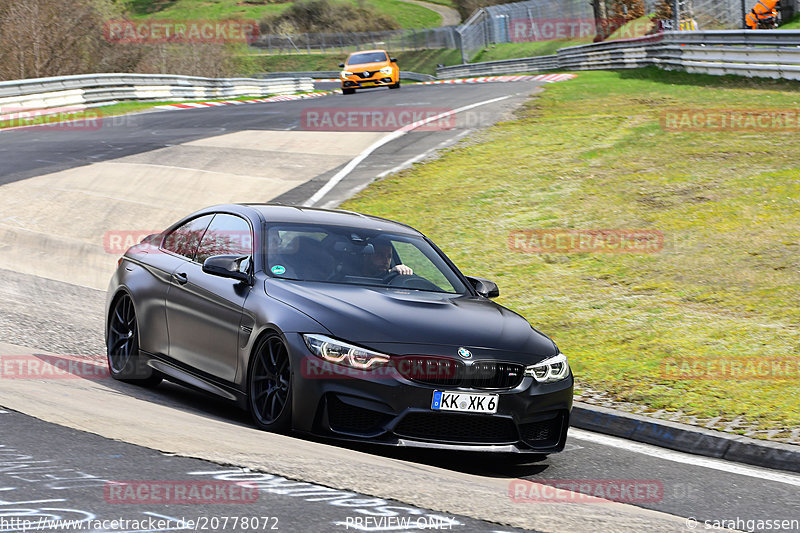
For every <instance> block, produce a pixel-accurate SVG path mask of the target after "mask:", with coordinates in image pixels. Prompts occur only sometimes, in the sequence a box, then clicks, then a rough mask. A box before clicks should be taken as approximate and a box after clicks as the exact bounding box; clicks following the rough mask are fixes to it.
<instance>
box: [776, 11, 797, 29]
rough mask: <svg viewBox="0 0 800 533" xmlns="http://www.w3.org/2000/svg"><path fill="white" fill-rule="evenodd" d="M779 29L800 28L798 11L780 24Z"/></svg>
mask: <svg viewBox="0 0 800 533" xmlns="http://www.w3.org/2000/svg"><path fill="white" fill-rule="evenodd" d="M780 29H782V30H800V13H798V14H797V15H795V16H794V17H793V18H792V19H791V20H789V21H787V22H786V24H782V25H781V27H780Z"/></svg>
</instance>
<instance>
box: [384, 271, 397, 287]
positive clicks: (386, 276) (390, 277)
mask: <svg viewBox="0 0 800 533" xmlns="http://www.w3.org/2000/svg"><path fill="white" fill-rule="evenodd" d="M399 275H400V272H398V271H397V270H390V271H389V272H387V273H386V274H384V275H383V276H381V281H382V282H384V283H385V284H387V285H390V284H391V283H392V281H394V279H395V278H396V277H397V276H399Z"/></svg>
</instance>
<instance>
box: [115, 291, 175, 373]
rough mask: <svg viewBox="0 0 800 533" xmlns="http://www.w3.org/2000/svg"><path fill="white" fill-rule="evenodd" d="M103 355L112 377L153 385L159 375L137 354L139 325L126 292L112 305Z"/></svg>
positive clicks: (131, 301)
mask: <svg viewBox="0 0 800 533" xmlns="http://www.w3.org/2000/svg"><path fill="white" fill-rule="evenodd" d="M106 356H107V357H108V371H109V373H110V374H111V377H112V378H114V379H118V380H120V381H127V382H129V383H135V384H136V385H142V386H144V387H155V386H156V385H158V384H159V383H161V376H160V375H158V374H157V373H156V372H155V371H154V370H153V369H152V368H150V367H149V366H147V365H145V364H142V358H141V356H140V354H139V325H138V323H137V321H136V310H135V309H134V308H133V300H132V299H131V297H130V296H129V295H128V294H123V295H122V296H120V297H118V298H117V300H116V301H115V302H114V306H113V307H112V311H111V316H110V317H109V319H108V331H107V332H106Z"/></svg>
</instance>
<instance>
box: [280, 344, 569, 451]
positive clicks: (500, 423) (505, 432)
mask: <svg viewBox="0 0 800 533" xmlns="http://www.w3.org/2000/svg"><path fill="white" fill-rule="evenodd" d="M289 337H290V338H289V339H287V340H288V341H289V344H290V346H289V349H290V352H291V353H292V363H293V364H294V369H295V371H294V374H295V378H294V381H293V385H294V391H295V392H294V394H293V405H292V409H293V411H292V412H293V424H294V428H295V429H296V430H298V431H301V432H305V433H311V434H316V435H321V436H327V437H332V438H339V439H345V440H358V441H367V442H370V443H375V444H384V445H390V446H404V447H423V448H440V449H449V450H470V451H482V452H498V453H539V454H542V453H555V452H559V451H561V450H563V449H564V445H565V443H566V437H567V429H568V427H569V417H570V411H571V409H572V390H573V378H572V375H571V374H570V375H569V377H567V378H566V379H564V380H562V381H560V382H557V383H538V382H536V381H535V380H534V379H533V378H531V377H525V378H523V379H522V381H521V382H520V383H519V385H517V386H516V387H514V388H512V389H504V390H474V389H464V388H453V387H442V386H435V385H429V384H423V383H419V382H417V381H411V380H409V379H406V378H404V377H403V376H402V375H400V373H399V372H397V371H396V370H394V369H389V370H387V371H386V372H381V373H376V374H375V375H374V377H373V376H370V374H369V373H360V374H359V375H358V376H357V377H353V376H352V374H350V373H343V375H341V376H331V373H330V371H329V369H330V368H331V365H330V364H328V363H325V362H324V361H322V360H321V359H318V358H317V357H315V356H313V355H311V354H310V353H309V352H308V350H307V348H306V347H305V344H304V343H303V341H302V339H301V337H300V335H290V336H289ZM435 390H448V391H460V392H469V393H482V394H498V395H499V398H498V407H497V413H495V414H491V415H488V414H476V413H462V412H453V411H438V410H433V409H431V401H432V398H433V392H434V391H435Z"/></svg>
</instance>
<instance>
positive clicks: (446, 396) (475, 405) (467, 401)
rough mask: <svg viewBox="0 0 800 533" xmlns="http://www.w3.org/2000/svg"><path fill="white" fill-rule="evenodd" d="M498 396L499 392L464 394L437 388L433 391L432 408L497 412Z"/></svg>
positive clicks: (438, 409)
mask: <svg viewBox="0 0 800 533" xmlns="http://www.w3.org/2000/svg"><path fill="white" fill-rule="evenodd" d="M497 398H498V395H497V394H464V393H463V392H447V391H438V390H437V391H433V401H432V402H431V409H433V410H434V411H461V412H464V413H485V414H494V413H496V412H497Z"/></svg>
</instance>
